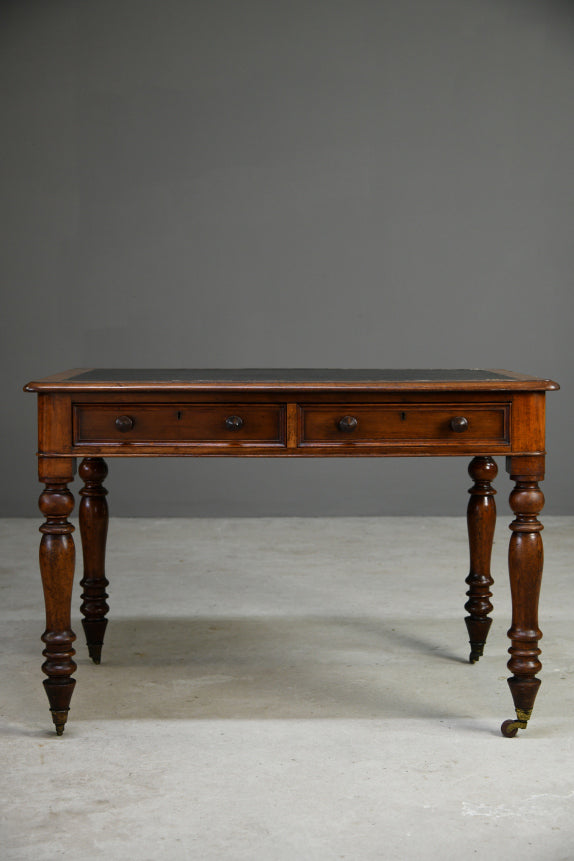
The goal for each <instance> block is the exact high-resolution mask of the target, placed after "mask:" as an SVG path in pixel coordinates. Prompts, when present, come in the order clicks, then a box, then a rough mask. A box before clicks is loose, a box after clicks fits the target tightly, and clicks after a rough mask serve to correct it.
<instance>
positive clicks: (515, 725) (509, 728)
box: [500, 720, 521, 738]
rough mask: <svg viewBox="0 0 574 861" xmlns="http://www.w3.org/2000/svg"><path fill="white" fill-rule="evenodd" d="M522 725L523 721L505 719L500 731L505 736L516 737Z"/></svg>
mask: <svg viewBox="0 0 574 861" xmlns="http://www.w3.org/2000/svg"><path fill="white" fill-rule="evenodd" d="M520 727H521V722H519V721H517V720H505V721H504V723H503V724H502V726H501V727H500V732H501V733H502V735H503V736H504V737H505V738H514V736H515V735H516V733H517V732H518V730H519V729H520Z"/></svg>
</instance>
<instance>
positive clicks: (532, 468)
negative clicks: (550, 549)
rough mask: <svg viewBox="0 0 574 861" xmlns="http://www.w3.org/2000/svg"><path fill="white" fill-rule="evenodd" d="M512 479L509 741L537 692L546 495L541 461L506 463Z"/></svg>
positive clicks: (522, 723) (527, 714) (505, 728)
mask: <svg viewBox="0 0 574 861" xmlns="http://www.w3.org/2000/svg"><path fill="white" fill-rule="evenodd" d="M509 461H510V464H509V467H510V468H509V472H510V477H511V478H512V480H513V481H514V482H515V487H514V489H513V490H512V492H511V494H510V507H511V508H512V511H513V512H514V514H515V515H516V517H515V519H514V520H513V521H512V523H511V524H510V529H511V530H512V535H511V537H510V547H509V553H508V566H509V572H510V590H511V595H512V625H511V627H510V630H509V631H508V636H509V638H510V640H511V643H512V645H511V646H510V648H509V650H508V651H509V653H510V656H511V657H510V660H509V662H508V669H509V670H510V671H511V673H512V674H513V675H512V677H511V678H509V679H508V685H509V687H510V692H511V694H512V698H513V700H514V706H515V709H516V720H507V721H504V723H503V724H502V727H501V731H502V734H503V735H505V736H507V737H509V738H512V737H513V736H515V735H516V733H517V732H518V730H519V729H526V727H527V724H528V720H529V719H530V715H531V714H532V708H533V706H534V700H535V699H536V694H537V693H538V688H539V687H540V679H537V678H536V674H537V673H539V672H540V670H541V669H542V664H541V663H540V661H539V659H538V656H539V655H540V649H539V648H538V641H539V639H540V638H541V637H542V632H541V631H540V629H539V627H538V599H539V595H540V585H541V581H542V565H543V549H542V536H541V535H540V532H541V530H542V529H543V528H544V527H543V526H542V524H541V523H540V521H539V520H538V517H537V515H538V514H539V513H540V512H541V510H542V507H543V505H544V494H543V493H542V491H541V490H540V488H539V487H538V481H539V480H541V479H543V478H544V458H543V457H530V458H527V457H522V458H520V457H513V458H509Z"/></svg>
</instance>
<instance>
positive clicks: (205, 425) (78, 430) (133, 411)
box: [74, 403, 285, 447]
mask: <svg viewBox="0 0 574 861" xmlns="http://www.w3.org/2000/svg"><path fill="white" fill-rule="evenodd" d="M284 441H285V408H284V406H283V405H282V404H262V405H254V404H237V403H235V404H219V403H218V404H209V403H206V404H204V403H202V404H137V405H134V404H124V405H122V404H117V405H114V406H110V405H109V404H101V405H100V404H76V405H75V407H74V443H75V444H76V445H82V444H84V443H94V444H96V443H97V444H110V443H112V444H113V443H118V444H123V445H126V444H132V443H133V444H138V443H139V444H148V445H149V444H152V443H179V444H185V443H189V444H194V443H195V444H198V445H209V444H213V445H221V446H222V447H233V446H238V447H241V446H249V445H261V444H265V445H274V446H277V445H284Z"/></svg>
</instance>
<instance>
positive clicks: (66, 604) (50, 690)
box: [39, 458, 76, 735]
mask: <svg viewBox="0 0 574 861" xmlns="http://www.w3.org/2000/svg"><path fill="white" fill-rule="evenodd" d="M72 477H73V462H72V461H70V460H66V459H65V458H43V459H42V460H41V467H40V480H41V481H44V482H45V489H44V491H43V493H42V494H41V495H40V501H39V505H40V511H41V512H42V514H43V515H44V517H45V518H46V521H45V523H44V524H43V525H42V526H41V527H40V532H42V533H43V534H42V540H41V543H40V572H41V575H42V585H43V588H44V602H45V605H46V630H45V631H44V633H43V635H42V641H43V642H44V643H45V646H46V648H45V649H44V651H43V652H42V654H43V655H44V657H45V659H46V660H45V661H44V664H43V665H42V670H43V672H44V673H45V674H46V676H47V678H46V679H45V680H44V688H45V690H46V693H47V694H48V700H49V702H50V711H51V712H52V720H53V721H54V724H55V726H56V732H57V734H58V735H62V733H63V732H64V725H65V723H66V720H67V718H68V711H69V708H70V700H71V698H72V693H73V691H74V687H75V684H76V682H75V679H73V678H72V674H73V673H74V672H75V670H76V664H75V663H74V660H73V657H74V655H75V651H74V648H73V645H72V644H73V642H74V640H75V639H76V635H75V634H74V632H73V631H72V625H71V619H70V611H71V601H72V584H73V579H74V561H75V550H74V539H73V537H72V532H73V531H74V527H73V526H72V524H71V523H69V522H68V515H69V514H70V513H71V512H72V509H73V507H74V497H73V496H72V494H71V493H70V491H69V490H68V487H67V484H68V482H69V481H70V480H71V479H72Z"/></svg>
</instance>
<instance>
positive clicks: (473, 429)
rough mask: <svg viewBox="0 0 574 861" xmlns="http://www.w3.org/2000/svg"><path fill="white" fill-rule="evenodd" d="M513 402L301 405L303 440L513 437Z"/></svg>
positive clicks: (500, 440)
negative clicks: (511, 417) (436, 405)
mask: <svg viewBox="0 0 574 861" xmlns="http://www.w3.org/2000/svg"><path fill="white" fill-rule="evenodd" d="M509 438H510V437H509V405H508V404H488V405H486V404H485V405H483V404H472V405H468V406H467V405H464V404H454V405H452V406H449V405H448V404H445V405H444V406H442V405H441V406H440V407H435V406H427V405H425V404H420V405H412V404H408V405H404V404H397V405H391V404H385V405H379V404H347V405H345V404H341V405H339V404H337V405H327V404H325V405H323V404H317V405H313V404H309V405H304V406H302V407H301V445H319V444H325V443H329V444H333V445H345V446H355V445H361V444H362V445H385V444H394V445H398V444H401V443H405V444H406V445H408V444H409V443H421V444H422V443H425V442H428V443H437V442H438V443H445V444H448V445H451V444H452V445H453V446H457V445H459V446H462V447H464V446H466V445H468V444H469V443H475V442H486V443H496V444H504V443H507V442H508V441H509Z"/></svg>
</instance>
